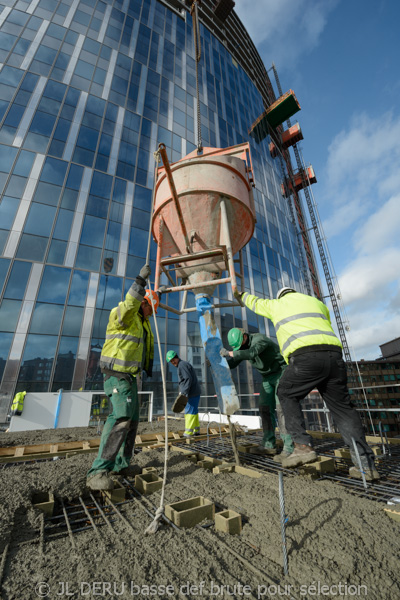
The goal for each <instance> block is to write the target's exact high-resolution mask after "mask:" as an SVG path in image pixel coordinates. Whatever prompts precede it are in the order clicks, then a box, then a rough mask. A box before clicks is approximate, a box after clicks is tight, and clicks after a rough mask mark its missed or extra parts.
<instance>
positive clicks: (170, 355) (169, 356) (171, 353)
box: [166, 350, 178, 362]
mask: <svg viewBox="0 0 400 600" xmlns="http://www.w3.org/2000/svg"><path fill="white" fill-rule="evenodd" d="M176 356H178V355H177V353H176V352H175V350H168V352H167V357H166V358H167V362H171V360H172V359H173V358H175V357H176Z"/></svg>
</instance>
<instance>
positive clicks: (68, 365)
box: [52, 337, 79, 391]
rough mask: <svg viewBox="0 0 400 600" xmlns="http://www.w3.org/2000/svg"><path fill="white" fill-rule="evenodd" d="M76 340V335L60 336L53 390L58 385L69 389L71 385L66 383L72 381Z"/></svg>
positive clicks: (57, 387) (77, 340) (76, 347)
mask: <svg viewBox="0 0 400 600" xmlns="http://www.w3.org/2000/svg"><path fill="white" fill-rule="evenodd" d="M78 342H79V338H77V337H62V338H61V340H60V346H59V348H58V356H57V362H56V367H55V370H54V383H53V387H52V390H53V391H57V390H58V389H59V388H60V387H63V388H64V389H71V385H68V384H71V383H72V377H73V374H74V367H75V359H76V354H77V351H78Z"/></svg>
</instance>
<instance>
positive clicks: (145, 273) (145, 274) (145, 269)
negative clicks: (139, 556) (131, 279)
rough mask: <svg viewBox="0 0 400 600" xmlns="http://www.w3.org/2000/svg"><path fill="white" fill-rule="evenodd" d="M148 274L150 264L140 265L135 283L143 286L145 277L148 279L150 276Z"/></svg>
mask: <svg viewBox="0 0 400 600" xmlns="http://www.w3.org/2000/svg"><path fill="white" fill-rule="evenodd" d="M150 274H151V269H150V265H144V267H142V268H141V269H140V273H139V275H138V276H137V277H136V283H138V284H139V285H141V286H142V287H145V285H146V279H148V278H149V277H150Z"/></svg>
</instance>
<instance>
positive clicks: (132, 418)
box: [87, 377, 139, 477]
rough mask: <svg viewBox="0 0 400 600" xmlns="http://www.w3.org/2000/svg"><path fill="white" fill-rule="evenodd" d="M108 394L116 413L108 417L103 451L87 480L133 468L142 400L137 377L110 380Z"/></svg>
mask: <svg viewBox="0 0 400 600" xmlns="http://www.w3.org/2000/svg"><path fill="white" fill-rule="evenodd" d="M104 393H105V394H106V395H107V396H108V397H109V398H110V400H111V403H112V407H113V410H112V412H111V413H110V414H109V415H108V417H107V420H106V422H105V424H104V428H103V433H102V434H101V440H100V448H99V452H98V454H97V457H96V458H95V460H94V462H93V464H92V466H91V468H90V469H89V471H88V474H87V476H88V477H92V476H93V475H96V474H97V473H100V472H101V471H116V472H118V471H121V470H122V469H124V468H125V467H128V466H129V462H130V459H131V458H132V455H133V449H134V446H135V438H136V433H137V428H138V424H139V400H138V393H137V382H136V377H127V379H121V378H117V377H108V378H107V379H105V381H104Z"/></svg>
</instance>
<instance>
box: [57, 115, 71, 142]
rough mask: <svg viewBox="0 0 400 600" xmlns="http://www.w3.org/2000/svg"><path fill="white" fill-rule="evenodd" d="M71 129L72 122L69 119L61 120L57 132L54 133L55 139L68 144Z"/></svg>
mask: <svg viewBox="0 0 400 600" xmlns="http://www.w3.org/2000/svg"><path fill="white" fill-rule="evenodd" d="M70 127H71V121H67V119H59V120H58V123H57V127H56V130H55V132H54V136H53V137H54V139H56V140H60V141H61V142H66V141H67V139H68V134H69V130H70Z"/></svg>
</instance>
